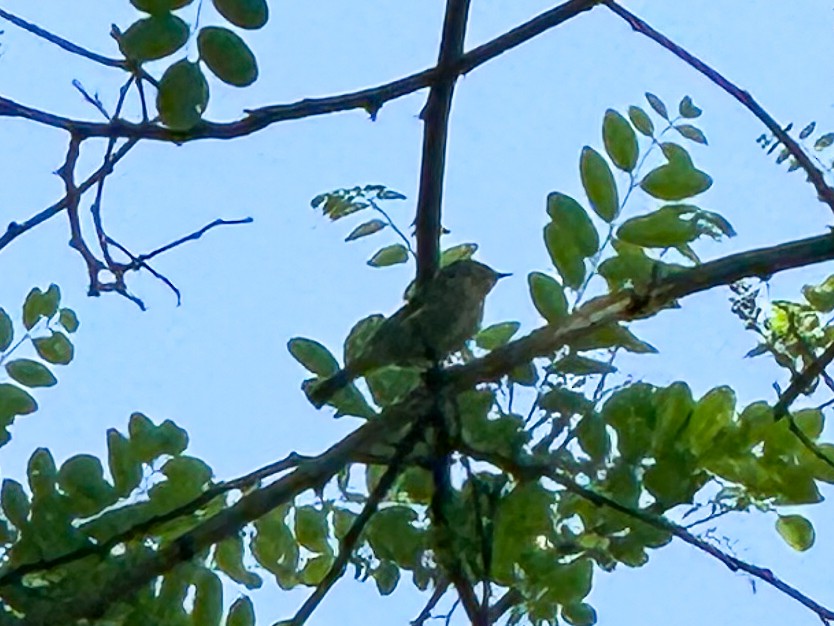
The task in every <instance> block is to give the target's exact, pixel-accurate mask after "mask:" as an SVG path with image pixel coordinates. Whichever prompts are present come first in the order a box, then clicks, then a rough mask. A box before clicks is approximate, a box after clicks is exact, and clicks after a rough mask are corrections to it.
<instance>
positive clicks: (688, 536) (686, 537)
mask: <svg viewBox="0 0 834 626" xmlns="http://www.w3.org/2000/svg"><path fill="white" fill-rule="evenodd" d="M470 452H471V451H470ZM475 455H477V453H475ZM475 455H473V456H475ZM480 457H481V458H482V459H483V460H486V461H488V462H490V463H492V464H493V465H495V466H496V467H499V468H501V469H502V470H504V471H506V472H509V473H511V474H513V475H514V476H516V477H517V478H519V479H521V480H537V479H539V478H542V477H547V478H549V479H551V480H553V481H554V482H556V483H558V484H560V485H561V486H562V487H564V488H565V489H566V490H567V491H569V492H571V493H573V494H575V495H578V496H580V497H581V498H583V499H585V500H587V501H588V502H591V503H592V504H594V505H596V506H600V507H607V508H610V509H612V510H614V511H617V512H618V513H622V514H624V515H627V516H628V517H630V518H632V519H635V520H638V521H640V522H643V523H644V524H647V525H649V526H651V527H653V528H657V529H659V530H663V531H666V532H668V533H670V534H672V535H674V536H675V537H677V538H678V539H681V540H682V541H684V542H685V543H688V544H689V545H691V546H694V547H696V548H698V549H699V550H701V551H702V552H704V553H706V554H708V555H709V556H711V557H713V558H715V559H717V560H718V561H720V562H721V563H723V564H724V565H725V566H726V567H727V568H729V569H730V570H731V571H733V572H737V571H742V572H745V573H747V574H749V575H751V576H753V577H754V578H757V579H759V580H761V581H764V582H766V583H767V584H769V585H771V586H773V587H775V588H776V589H778V590H779V591H781V592H782V593H784V594H785V595H787V596H788V597H790V598H792V599H793V600H796V601H797V602H799V603H800V604H802V605H803V606H805V607H806V608H808V609H810V610H811V611H813V612H814V613H816V615H817V616H818V617H819V618H820V619H821V620H834V611H832V610H831V609H828V608H826V607H824V606H822V605H821V604H819V603H817V602H815V601H814V600H812V599H811V598H809V597H808V596H807V595H805V594H803V593H802V592H800V591H799V590H798V589H796V588H795V587H793V586H791V585H789V584H788V583H786V582H785V581H783V580H781V579H780V578H779V577H778V576H776V575H775V574H774V573H773V572H772V571H771V570H769V569H767V568H764V567H759V566H757V565H753V564H751V563H748V562H746V561H742V560H741V559H738V558H736V557H734V556H731V555H729V554H727V553H726V552H724V551H722V550H720V549H719V548H717V547H715V546H714V545H712V544H710V543H707V542H706V541H704V540H703V539H701V538H699V537H696V536H695V535H693V534H692V533H690V532H689V531H688V530H686V529H685V528H683V527H682V526H679V525H677V524H674V523H673V522H670V521H669V520H667V519H665V518H664V517H661V516H658V515H653V514H650V513H647V512H645V511H642V510H639V509H633V508H631V507H628V506H625V505H622V504H620V503H619V502H617V501H616V500H613V499H611V498H609V497H608V496H605V495H603V494H600V493H597V492H596V491H593V490H591V489H587V488H585V487H583V486H581V485H579V484H578V483H576V482H575V481H573V480H572V479H571V478H569V477H567V476H565V475H564V474H563V473H562V472H561V471H559V470H558V469H556V468H555V467H554V466H552V465H549V464H546V463H536V462H529V463H517V462H515V461H514V460H511V459H507V458H503V457H500V456H499V455H494V454H488V455H480ZM826 623H827V622H826Z"/></svg>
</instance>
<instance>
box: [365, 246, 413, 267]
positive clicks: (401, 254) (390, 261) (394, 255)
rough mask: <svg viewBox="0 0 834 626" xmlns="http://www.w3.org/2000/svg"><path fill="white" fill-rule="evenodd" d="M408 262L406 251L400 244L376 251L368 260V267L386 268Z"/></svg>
mask: <svg viewBox="0 0 834 626" xmlns="http://www.w3.org/2000/svg"><path fill="white" fill-rule="evenodd" d="M406 261H408V249H407V248H406V247H405V246H404V245H402V244H401V243H395V244H392V245H390V246H385V247H384V248H382V249H381V250H378V251H377V253H376V254H374V255H373V256H372V257H371V258H370V259H368V265H370V266H371V267H388V266H390V265H398V264H400V263H405V262H406Z"/></svg>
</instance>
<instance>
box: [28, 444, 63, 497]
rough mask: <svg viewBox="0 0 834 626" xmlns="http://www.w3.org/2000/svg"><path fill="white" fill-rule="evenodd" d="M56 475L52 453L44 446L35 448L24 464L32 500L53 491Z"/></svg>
mask: <svg viewBox="0 0 834 626" xmlns="http://www.w3.org/2000/svg"><path fill="white" fill-rule="evenodd" d="M57 475H58V470H57V468H56V467H55V459H54V458H52V453H51V452H50V451H49V450H47V449H46V448H37V449H36V450H35V451H34V452H33V453H32V456H30V457H29V463H28V465H27V466H26V478H27V479H28V481H29V489H31V490H32V495H33V496H34V498H33V500H38V498H44V497H46V496H48V495H50V494H52V492H54V491H55V479H56V478H57Z"/></svg>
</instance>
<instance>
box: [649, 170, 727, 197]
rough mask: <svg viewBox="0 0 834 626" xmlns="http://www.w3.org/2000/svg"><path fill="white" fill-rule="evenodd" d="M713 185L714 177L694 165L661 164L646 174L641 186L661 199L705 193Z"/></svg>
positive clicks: (651, 194)
mask: <svg viewBox="0 0 834 626" xmlns="http://www.w3.org/2000/svg"><path fill="white" fill-rule="evenodd" d="M711 186H712V178H710V177H709V176H708V175H707V174H706V173H704V172H702V171H701V170H699V169H695V168H694V167H686V166H683V165H674V164H672V163H670V164H668V165H661V166H660V167H657V168H655V169H653V170H652V171H651V172H649V173H648V174H646V176H645V178H643V180H642V181H640V188H641V189H642V190H643V191H645V192H646V193H647V194H649V195H650V196H653V197H655V198H659V199H661V200H683V199H684V198H691V197H692V196H697V195H698V194H700V193H703V192H704V191H706V190H707V189H709V188H710V187H711Z"/></svg>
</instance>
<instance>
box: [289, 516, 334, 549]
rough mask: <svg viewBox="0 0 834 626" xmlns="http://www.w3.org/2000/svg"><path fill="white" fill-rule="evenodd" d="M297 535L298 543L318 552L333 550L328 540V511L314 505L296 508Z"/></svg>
mask: <svg viewBox="0 0 834 626" xmlns="http://www.w3.org/2000/svg"><path fill="white" fill-rule="evenodd" d="M295 536H296V538H297V539H298V543H300V544H301V545H302V546H304V547H305V548H307V549H308V550H311V551H313V552H317V553H320V554H322V553H326V554H329V553H330V552H331V548H330V544H329V543H328V542H327V538H328V536H329V530H328V525H327V512H326V511H323V510H321V509H317V508H315V507H312V506H301V507H298V508H296V510H295Z"/></svg>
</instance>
